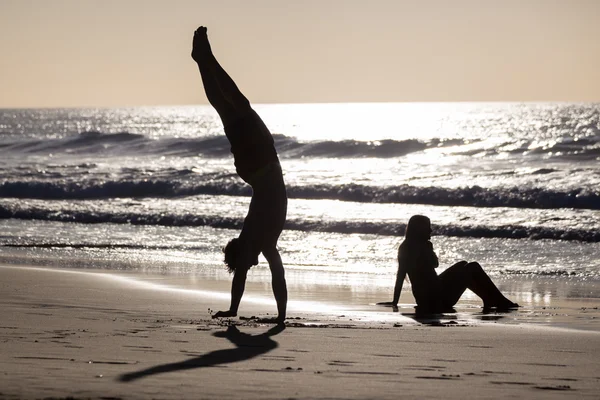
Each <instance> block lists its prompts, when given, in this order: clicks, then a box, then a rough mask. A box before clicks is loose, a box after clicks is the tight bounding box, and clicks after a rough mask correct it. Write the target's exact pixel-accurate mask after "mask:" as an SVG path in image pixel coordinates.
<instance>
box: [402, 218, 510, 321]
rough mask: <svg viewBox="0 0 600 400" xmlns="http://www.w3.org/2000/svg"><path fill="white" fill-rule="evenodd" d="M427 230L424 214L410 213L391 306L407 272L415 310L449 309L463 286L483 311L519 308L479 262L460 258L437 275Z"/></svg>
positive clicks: (428, 223)
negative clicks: (499, 288)
mask: <svg viewBox="0 0 600 400" xmlns="http://www.w3.org/2000/svg"><path fill="white" fill-rule="evenodd" d="M431 232H432V231H431V221H430V220H429V218H427V217H426V216H423V215H413V216H412V217H411V218H410V220H409V221H408V226H407V227H406V234H405V238H404V241H403V242H402V244H401V245H400V248H399V249H398V274H397V275H396V285H395V288H394V299H393V301H392V306H393V307H394V309H397V307H398V300H399V299H400V292H401V291H402V284H403V282H404V279H405V277H406V275H407V274H408V277H409V279H410V283H411V285H412V292H413V295H414V297H415V301H416V302H417V310H418V311H419V312H424V313H439V312H445V311H448V310H451V309H452V307H453V306H454V305H455V304H456V303H457V302H458V299H459V298H460V296H461V295H462V294H463V293H464V291H465V290H466V289H470V290H471V291H473V292H474V293H475V294H476V295H477V296H479V297H480V298H481V299H482V300H483V308H484V310H488V309H497V310H508V309H511V308H517V307H519V305H518V304H517V303H513V302H512V301H510V300H509V299H507V298H506V297H504V295H503V294H502V293H500V290H498V288H497V287H496V285H494V283H493V282H492V280H491V279H490V277H489V276H488V275H487V274H486V273H485V271H484V270H483V268H481V265H479V263H476V262H466V261H460V262H458V263H456V264H454V265H453V266H451V267H449V268H448V269H446V270H445V271H444V272H442V273H441V274H440V275H438V274H437V273H436V272H435V268H437V267H438V265H439V263H438V258H437V256H436V254H435V252H434V251H433V245H432V244H431V242H430V239H431Z"/></svg>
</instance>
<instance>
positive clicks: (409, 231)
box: [404, 215, 431, 240]
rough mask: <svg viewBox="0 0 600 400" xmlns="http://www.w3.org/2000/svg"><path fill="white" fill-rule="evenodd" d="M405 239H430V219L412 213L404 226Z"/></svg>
mask: <svg viewBox="0 0 600 400" xmlns="http://www.w3.org/2000/svg"><path fill="white" fill-rule="evenodd" d="M404 237H405V238H406V239H410V240H429V239H431V221H430V220H429V218H428V217H426V216H424V215H413V216H412V217H410V219H409V220H408V225H407V226H406V233H405V235H404Z"/></svg>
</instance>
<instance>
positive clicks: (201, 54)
mask: <svg viewBox="0 0 600 400" xmlns="http://www.w3.org/2000/svg"><path fill="white" fill-rule="evenodd" d="M192 58H193V59H194V61H196V63H197V64H198V68H199V70H200V75H201V76H202V83H203V84H204V91H205V92H206V97H207V98H208V101H209V102H210V104H211V105H212V106H213V107H214V108H215V109H216V110H217V112H218V113H219V116H220V117H221V120H222V121H223V124H224V125H227V124H229V123H231V122H234V121H235V119H237V118H239V117H241V116H243V115H244V114H245V113H247V112H248V111H249V110H250V102H249V101H248V99H247V98H246V97H245V96H244V95H243V94H242V92H241V91H240V90H239V89H238V87H237V85H236V84H235V82H234V81H233V79H231V77H230V76H229V75H228V74H227V72H225V70H224V69H223V67H221V65H220V64H219V62H218V61H217V59H216V58H215V56H214V55H213V53H212V49H211V47H210V43H209V41H208V36H207V33H206V27H203V26H201V27H199V28H198V29H197V30H196V32H195V33H194V40H193V46H192Z"/></svg>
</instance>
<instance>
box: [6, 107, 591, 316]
mask: <svg viewBox="0 0 600 400" xmlns="http://www.w3.org/2000/svg"><path fill="white" fill-rule="evenodd" d="M255 108H256V109H257V111H258V112H259V114H260V115H261V116H262V117H263V119H264V120H265V123H266V124H267V125H268V126H269V127H270V129H271V130H272V132H273V133H274V136H275V141H276V146H277V149H278V152H279V155H280V159H281V162H282V167H283V170H284V172H285V180H286V184H287V187H288V195H289V197H290V202H289V212H288V222H287V226H286V228H287V230H286V231H284V233H283V235H282V237H281V240H280V243H279V246H280V249H281V252H282V255H283V259H284V263H285V264H286V270H287V271H288V276H289V282H290V285H291V287H295V288H296V289H291V290H296V294H295V295H296V296H298V297H303V296H304V297H307V298H309V299H310V300H318V297H319V296H321V298H325V297H327V295H326V293H327V289H326V288H327V287H337V288H345V289H344V290H346V289H347V291H348V293H350V295H349V296H348V299H346V300H347V301H348V302H350V303H353V304H357V305H358V304H368V303H370V302H372V301H375V300H373V299H377V298H382V297H385V296H387V295H388V293H389V291H390V286H391V284H392V280H393V277H394V273H395V268H396V264H395V262H396V261H395V258H396V251H397V246H398V244H399V243H400V241H401V240H402V235H403V232H404V227H405V224H406V222H407V220H408V218H409V217H410V216H411V215H414V214H425V215H428V216H430V217H431V219H432V222H433V224H434V229H435V234H436V236H435V237H434V239H433V242H434V245H435V248H436V251H437V252H438V254H439V256H440V259H441V260H442V265H443V267H445V266H448V265H450V264H452V263H453V262H455V261H457V260H461V259H466V260H477V261H479V262H480V263H481V264H482V265H483V266H484V267H485V268H486V270H487V271H489V272H490V274H491V275H492V276H494V278H495V279H496V280H499V281H501V282H503V283H502V284H503V285H505V288H506V289H507V290H512V292H513V294H514V296H516V297H518V298H519V299H520V301H522V302H527V303H528V304H532V305H533V304H538V305H539V306H540V307H542V306H544V307H545V306H549V304H550V303H549V302H551V299H552V298H556V297H557V296H558V297H562V298H567V297H569V296H570V295H569V294H567V293H576V295H573V296H575V297H577V296H579V297H582V298H595V299H597V298H598V297H600V296H599V293H600V291H599V290H598V284H597V282H599V281H600V261H599V260H600V191H599V189H598V188H599V187H600V163H599V161H600V105H598V104H568V103H565V104H534V103H530V104H511V103H506V104H466V103H460V104H425V103H419V104H394V103H390V104H313V105H293V104H292V105H258V106H256V107H255ZM249 195H250V190H249V188H248V187H247V185H245V184H244V183H243V182H242V181H241V180H240V179H239V178H238V177H237V175H236V174H235V170H234V167H233V162H232V158H231V155H230V153H229V144H228V142H227V139H226V138H225V136H224V135H223V130H222V126H221V124H220V122H219V120H218V118H217V115H216V114H215V113H214V111H213V110H212V109H211V108H210V107H154V108H129V109H47V110H29V109H28V110H6V109H4V110H0V245H1V246H2V253H1V254H0V260H1V261H2V262H27V263H34V264H35V263H42V264H48V263H50V264H53V263H54V265H57V266H69V267H73V268H98V267H100V268H110V269H118V270H124V271H138V272H144V273H149V274H154V273H158V274H167V275H169V274H170V275H172V276H179V277H181V276H187V277H196V278H198V279H203V280H207V279H208V280H210V279H213V280H215V281H218V280H226V279H228V278H229V277H228V275H227V274H226V272H225V271H224V269H223V268H222V263H221V252H220V251H221V247H222V246H223V245H224V244H225V243H226V242H227V240H229V239H230V238H232V237H234V236H236V235H237V234H238V232H239V229H240V227H241V223H242V221H243V217H244V216H245V213H246V211H247V207H248V204H249V201H250V197H249ZM443 267H442V269H443ZM251 275H252V276H251V278H250V280H251V282H253V284H256V285H259V286H261V285H264V287H265V288H267V290H268V286H269V285H270V274H269V271H268V268H267V267H266V264H265V263H264V260H263V261H262V262H261V264H260V265H259V266H257V267H255V268H254V269H253V272H252V274H251ZM186 279H187V278H186ZM522 279H526V280H527V282H530V283H531V282H534V283H535V282H538V283H539V282H542V281H544V282H547V280H548V279H549V280H551V281H552V282H555V283H556V282H562V283H565V284H566V285H570V286H568V287H571V288H579V289H577V290H574V291H571V292H569V290H570V289H564V287H563V286H560V287H561V288H563V289H564V290H563V289H560V290H558V291H557V290H554V289H552V287H554V286H553V285H554V284H552V285H550V286H548V285H547V284H544V285H545V286H543V287H544V288H543V289H535V290H534V289H532V288H531V287H526V284H523V283H520V284H519V286H518V287H510V282H511V281H516V280H519V282H523V280H522ZM184 281H185V279H184ZM184 281H181V280H180V281H178V282H179V283H178V284H182V285H186V284H187V283H184ZM530 283H528V284H527V285H529V284H530ZM581 285H583V286H581ZM261 287H262V286H261ZM309 288H310V290H309ZM319 288H321V289H319ZM548 288H550V289H548ZM581 288H585V289H581ZM315 296H316V297H315ZM465 296H466V297H465V299H466V300H465V301H470V300H469V297H468V295H465ZM544 299H546V300H544ZM548 299H550V300H548ZM544 302H545V303H544Z"/></svg>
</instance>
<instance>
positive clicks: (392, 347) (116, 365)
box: [0, 266, 600, 399]
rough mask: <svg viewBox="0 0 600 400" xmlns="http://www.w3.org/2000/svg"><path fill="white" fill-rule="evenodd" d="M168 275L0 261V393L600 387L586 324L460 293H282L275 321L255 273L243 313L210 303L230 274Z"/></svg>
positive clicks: (474, 391) (454, 394)
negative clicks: (507, 309) (421, 306)
mask: <svg viewBox="0 0 600 400" xmlns="http://www.w3.org/2000/svg"><path fill="white" fill-rule="evenodd" d="M168 283H169V282H165V279H163V278H161V277H156V278H155V279H154V278H152V277H151V276H136V275H135V274H117V273H115V272H111V273H107V272H87V271H70V270H59V269H44V268H28V267H24V266H20V267H8V266H4V267H0V287H1V290H0V309H1V311H0V313H1V315H2V321H1V322H0V354H1V355H0V398H3V399H4V398H6V399H12V398H47V397H52V398H64V397H73V398H94V399H99V398H123V399H138V398H140V399H141V398H158V399H179V398H194V399H197V398H253V399H259V398H260V399H262V398H397V397H399V396H412V397H417V396H418V397H419V398H428V397H436V398H442V397H443V398H464V397H465V396H474V397H476V398H498V397H517V396H518V397H526V398H565V397H572V398H597V394H598V393H599V392H600V370H599V369H598V361H597V360H598V359H599V356H600V333H599V332H598V331H597V330H595V329H587V330H581V329H564V328H553V327H547V326H543V325H542V324H535V323H527V319H526V318H525V316H524V317H523V318H524V321H525V322H522V323H521V322H519V321H517V320H516V318H513V317H503V316H502V315H493V314H492V315H488V317H489V319H486V318H479V317H475V316H477V315H481V313H480V312H479V311H477V309H476V308H475V306H474V305H473V308H471V306H470V302H469V301H466V302H463V303H461V304H466V305H464V306H461V307H462V308H461V309H459V310H458V312H457V314H455V315H443V316H441V317H437V318H428V319H425V320H423V319H419V318H415V315H414V313H413V312H412V311H411V308H410V305H409V304H406V306H405V307H403V308H402V309H401V312H400V313H392V312H390V311H389V310H387V309H384V308H382V310H381V311H378V309H377V308H374V310H372V309H373V307H371V308H370V307H368V306H363V307H355V306H352V307H344V306H343V304H339V305H337V306H336V304H335V301H332V300H329V301H328V302H327V303H322V302H319V301H315V299H301V300H297V301H293V302H291V304H290V311H289V316H290V318H289V319H288V321H287V324H286V326H285V328H283V329H282V328H281V327H279V328H278V327H277V326H276V325H272V324H268V323H263V322H262V321H261V318H264V317H271V316H273V315H272V313H273V312H274V309H275V308H274V305H273V301H272V299H271V298H270V297H269V296H270V293H268V292H266V293H264V291H261V290H259V289H264V287H263V286H264V285H263V284H262V283H255V284H250V285H249V289H248V293H247V296H245V297H244V300H243V302H242V307H241V309H240V311H241V312H240V317H239V318H234V319H231V320H224V321H217V320H212V319H211V318H210V314H211V312H212V310H217V309H223V308H224V307H226V306H227V304H228V298H229V294H228V290H229V285H228V282H227V281H218V280H217V281H202V280H200V281H197V282H195V284H194V285H193V287H181V286H179V285H174V284H170V285H169V284H168ZM171 283H173V282H171ZM335 297H336V296H335V294H332V295H331V298H335ZM382 300H386V299H382ZM336 307H337V308H336ZM586 311H588V310H587V309H584V310H581V313H580V314H581V315H583V316H582V317H581V318H583V319H587V320H594V319H595V318H596V314H597V313H598V312H597V308H596V310H593V307H592V310H590V311H589V312H588V313H586ZM537 312H538V313H540V312H541V310H537ZM549 312H552V310H549ZM515 315H519V314H518V313H517V314H515ZM481 316H482V317H485V316H484V315H481ZM496 317H499V318H496ZM569 318H570V317H569ZM503 320H508V321H511V323H510V324H504V323H501V322H502V321H503ZM569 320H576V319H574V318H571V319H568V321H569ZM568 321H567V324H566V326H567V327H568V326H569V324H568ZM575 325H576V324H575ZM588 327H589V326H588ZM592 328H593V326H592Z"/></svg>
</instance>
